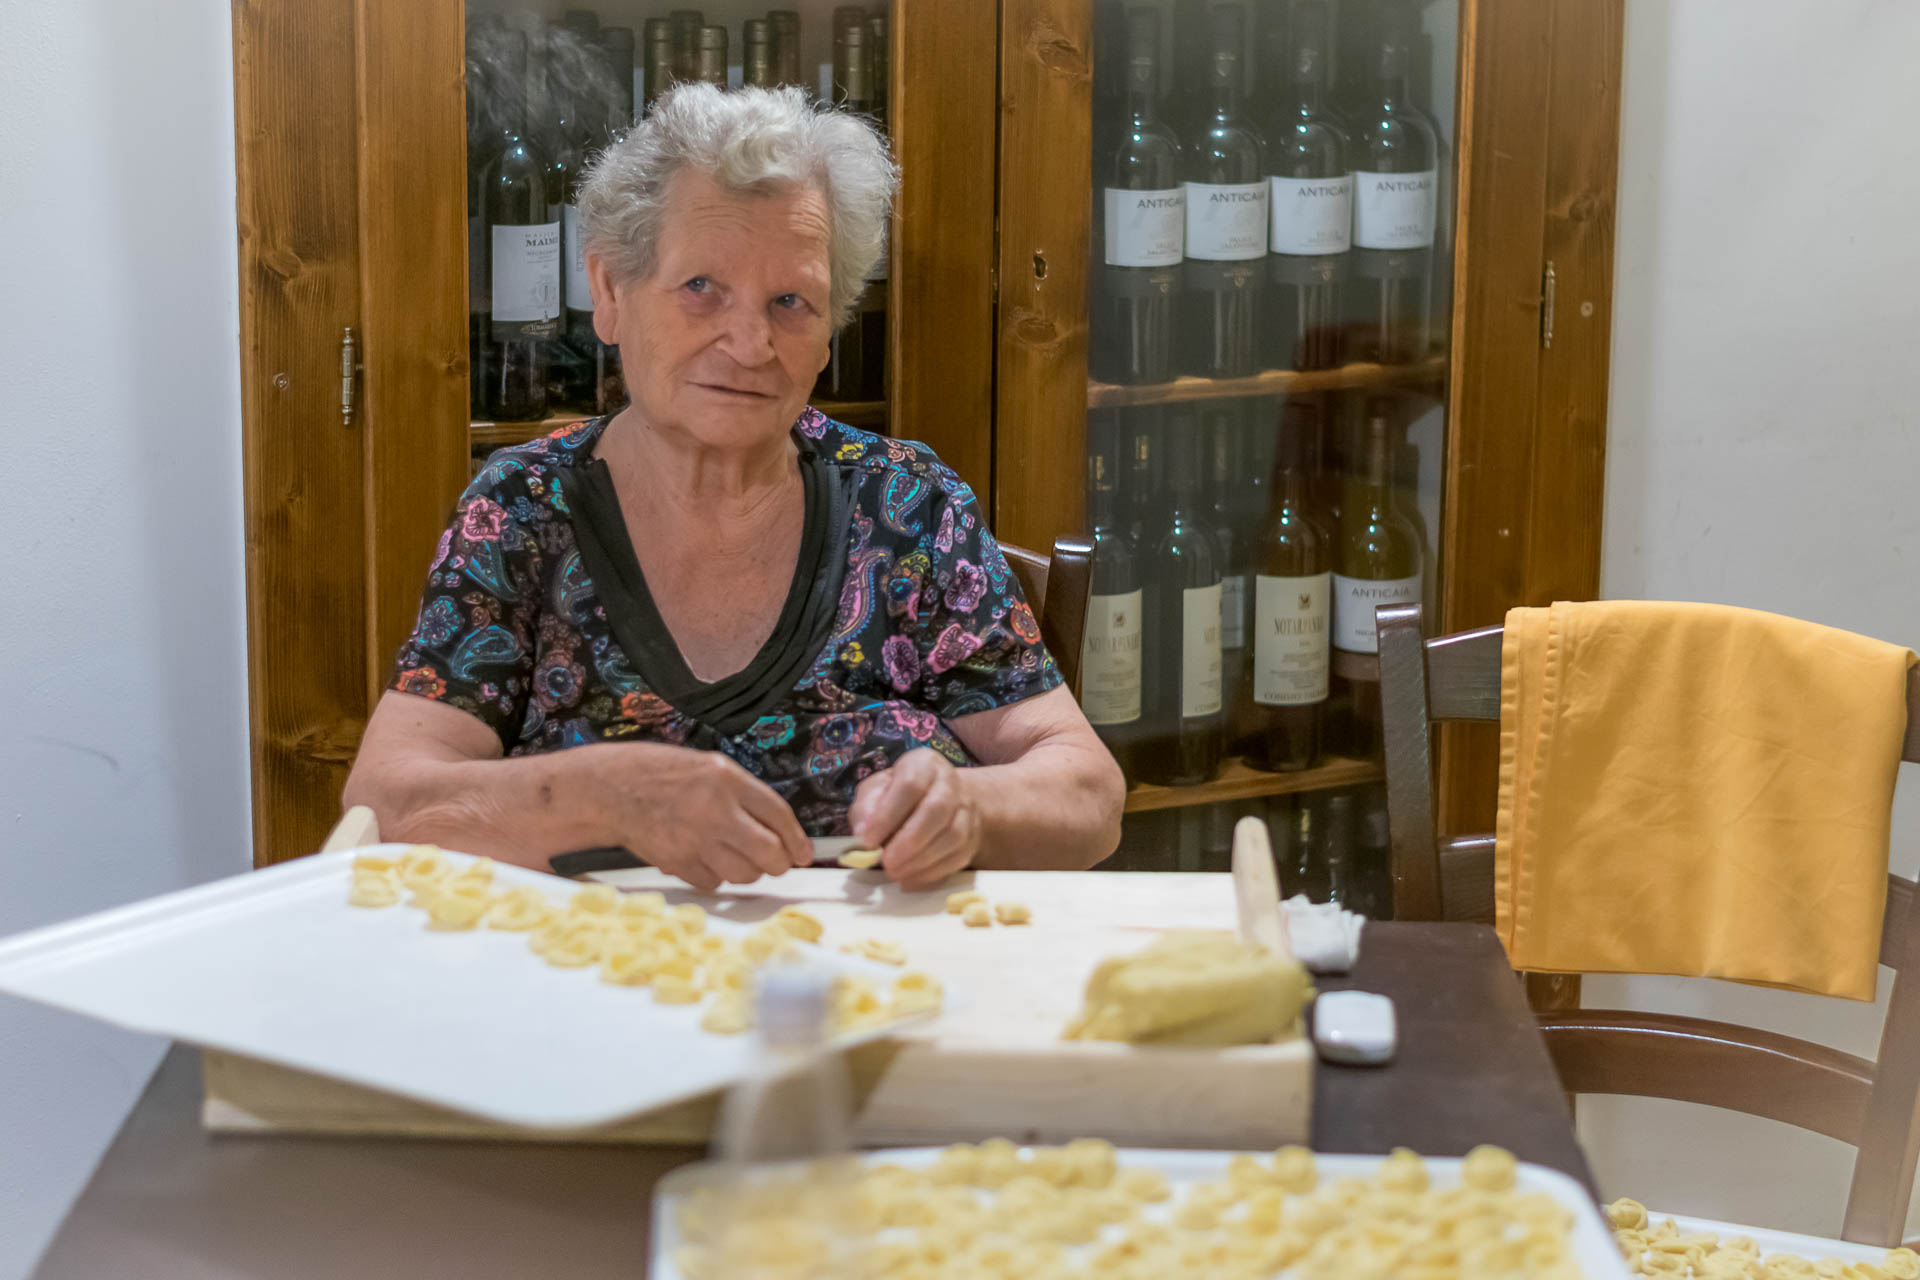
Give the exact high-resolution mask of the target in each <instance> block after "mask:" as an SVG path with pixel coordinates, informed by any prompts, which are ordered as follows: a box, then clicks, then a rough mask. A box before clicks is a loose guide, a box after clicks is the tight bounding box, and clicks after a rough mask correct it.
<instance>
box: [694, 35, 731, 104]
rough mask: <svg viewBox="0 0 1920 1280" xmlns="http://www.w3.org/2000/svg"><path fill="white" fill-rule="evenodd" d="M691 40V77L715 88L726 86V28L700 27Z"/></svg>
mask: <svg viewBox="0 0 1920 1280" xmlns="http://www.w3.org/2000/svg"><path fill="white" fill-rule="evenodd" d="M693 40H694V47H693V78H694V79H695V80H698V81H701V82H702V83H704V84H710V85H713V86H714V87H715V88H717V89H724V88H726V87H727V29H726V28H725V27H715V26H706V27H701V28H700V30H699V32H698V33H697V34H696V35H695V36H694V38H693Z"/></svg>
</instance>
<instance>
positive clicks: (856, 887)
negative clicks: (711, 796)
mask: <svg viewBox="0 0 1920 1280" xmlns="http://www.w3.org/2000/svg"><path fill="white" fill-rule="evenodd" d="M593 878H594V879H597V880H600V881H603V882H605V883H608V884H613V885H617V886H618V887H620V888H622V889H628V890H632V889H658V890H662V891H664V892H665V893H666V894H667V897H668V899H669V900H670V901H674V900H683V901H698V902H700V903H702V905H704V906H706V907H707V908H708V909H709V910H711V911H712V912H714V913H715V914H716V915H719V916H722V917H724V918H728V919H735V920H741V921H748V922H753V921H759V920H764V919H766V918H767V917H769V916H771V915H772V914H773V913H774V912H775V911H778V910H779V909H780V908H781V907H783V906H787V905H789V904H792V905H797V906H799V907H801V908H802V909H804V910H805V911H807V912H808V913H809V914H811V915H814V916H816V917H818V918H819V919H820V920H821V921H822V922H823V923H824V924H825V925H826V935H825V937H824V938H823V939H822V942H823V944H825V945H827V946H830V947H837V946H838V945H840V944H841V943H844V942H850V941H857V940H859V939H862V938H882V939H886V940H889V941H894V942H898V943H899V944H901V946H903V947H904V948H905V949H906V952H907V965H908V967H909V968H914V969H922V970H925V971H926V972H928V973H931V974H932V975H934V976H935V977H937V978H939V979H940V980H941V982H942V983H943V984H944V985H945V987H946V990H947V993H948V1002H949V1006H950V1007H949V1009H948V1011H947V1012H946V1013H945V1014H944V1015H943V1016H942V1017H940V1018H938V1019H936V1020H934V1021H931V1022H925V1023H921V1024H918V1025H914V1026H909V1027H904V1028H902V1029H901V1030H900V1032H899V1033H898V1035H897V1036H896V1039H895V1041H894V1044H893V1045H891V1046H889V1047H890V1048H891V1049H893V1053H892V1056H891V1057H890V1059H889V1060H888V1061H887V1062H886V1064H885V1067H884V1070H883V1071H882V1073H881V1074H880V1076H879V1078H878V1080H877V1082H875V1083H874V1085H873V1088H872V1090H871V1091H870V1092H869V1093H868V1094H867V1096H866V1099H865V1102H864V1104H863V1105H862V1107H861V1110H860V1113H859V1116H858V1117H857V1122H856V1134H855V1136H856V1139H857V1140H858V1141H859V1142H860V1143H861V1144H862V1145H867V1146H919V1145H922V1144H925V1143H942V1142H958V1141H970V1140H977V1139H980V1138H984V1137H991V1136H1004V1137H1009V1138H1012V1139H1013V1140H1015V1141H1018V1142H1063V1141H1067V1140H1069V1139H1072V1138H1078V1137H1099V1138H1105V1139H1107V1140H1109V1141H1111V1142H1115V1143H1119V1144H1122V1145H1127V1146H1135V1147H1196V1148H1235V1147H1237V1148H1258V1147H1268V1148H1271V1147H1275V1146H1279V1145H1280V1144H1282V1143H1286V1142H1304V1141H1305V1140H1306V1138H1307V1133H1308V1126H1309V1123H1310V1120H1311V1113H1312V1096H1313V1061H1314V1059H1313V1050H1312V1047H1311V1045H1310V1044H1308V1042H1307V1041H1306V1040H1304V1039H1303V1038H1300V1037H1294V1038H1292V1039H1290V1040H1287V1041H1285V1042H1283V1043H1280V1044H1268V1045H1244V1046H1239V1047H1235V1048H1228V1049H1198V1048H1182V1047H1134V1046H1131V1045H1123V1044H1111V1043H1104V1042H1088V1041H1070V1040H1063V1039H1061V1033H1062V1031H1063V1030H1064V1029H1065V1028H1066V1025H1067V1023H1068V1022H1069V1021H1070V1020H1071V1019H1072V1018H1073V1016H1074V1015H1075V1014H1076V1013H1077V1012H1079V1009H1080V1006H1081V1000H1082V996H1083V994H1084V991H1085V988H1086V982H1087V978H1088V976H1089V975H1091V974H1092V972H1093V970H1094V967H1095V966H1096V965H1098V964H1099V963H1100V961H1102V960H1103V959H1106V958H1107V957H1109V956H1115V955H1123V954H1126V953H1129V952H1133V951H1138V950H1140V949H1141V948H1142V947H1145V946H1147V945H1148V944H1149V943H1151V942H1152V941H1153V940H1154V938H1155V937H1156V936H1157V935H1158V934H1159V933H1160V932H1161V931H1163V930H1166V929H1170V928H1187V929H1216V930H1225V931H1231V930H1232V929H1233V928H1234V925H1235V919H1236V916H1235V910H1234V898H1233V880H1232V877H1230V876H1228V875H1225V874H1219V873H1211V874H1209V873H1165V874H1157V875H1128V874H1126V873H1122V872H1100V871H978V872H971V873H968V874H966V875H964V876H960V877H958V878H956V879H955V880H953V881H951V882H949V883H948V884H946V885H943V886H942V887H941V888H940V889H939V890H938V891H935V892H929V893H905V892H903V891H902V890H901V889H900V888H899V886H898V885H895V884H894V883H892V882H891V881H889V880H887V879H886V877H885V876H884V875H882V874H881V873H880V872H878V871H858V872H855V871H845V870H839V869H804V870H799V871H792V872H789V873H787V874H786V875H784V876H780V877H778V878H772V879H763V880H760V881H757V882H755V883H753V884H750V885H737V886H736V885H729V886H723V887H722V888H721V890H720V891H719V893H718V894H717V895H714V896H699V895H694V894H693V893H692V892H691V891H689V890H687V889H686V888H685V886H679V887H678V888H676V884H677V882H675V881H673V880H672V879H670V878H669V877H667V876H666V875H664V874H662V873H661V872H659V871H656V870H653V869H651V868H646V869H640V870H632V871H615V872H605V873H602V874H600V875H597V876H595V877H593ZM965 889H972V890H975V891H978V892H980V893H983V894H985V895H986V896H987V898H988V900H989V901H992V902H1022V903H1025V904H1026V905H1027V906H1029V907H1031V908H1032V911H1033V919H1032V922H1031V923H1030V924H1025V925H1011V926H1009V925H1000V924H994V925H992V926H991V927H988V928H984V929H982V928H969V927H967V926H966V925H965V924H963V923H962V922H961V920H960V918H959V917H958V916H955V915H949V914H948V913H947V911H946V909H945V907H946V897H947V895H948V894H949V893H953V892H959V891H961V890H965ZM863 1056H864V1055H863ZM658 1136H659V1137H661V1138H663V1139H665V1138H668V1137H671V1136H674V1135H670V1134H667V1133H662V1134H660V1135H658Z"/></svg>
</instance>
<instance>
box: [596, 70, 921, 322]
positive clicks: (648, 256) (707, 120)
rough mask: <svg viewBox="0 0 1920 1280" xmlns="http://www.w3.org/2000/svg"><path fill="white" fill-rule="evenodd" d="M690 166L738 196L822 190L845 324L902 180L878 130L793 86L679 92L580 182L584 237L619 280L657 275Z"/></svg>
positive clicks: (836, 296)
mask: <svg viewBox="0 0 1920 1280" xmlns="http://www.w3.org/2000/svg"><path fill="white" fill-rule="evenodd" d="M688 168H691V169H694V170H697V171H699V172H701V173H705V174H708V175H710V176H711V177H713V178H714V179H715V180H716V181H718V182H719V183H720V185H721V186H722V187H724V188H726V189H728V190H732V191H739V192H749V191H764V190H766V189H768V188H770V187H776V186H779V185H781V184H785V183H801V184H808V185H811V186H814V187H816V188H818V189H819V191H820V192H821V194H822V195H824V196H825V197H826V201H827V216H828V224H829V226H830V228H831V241H830V245H829V249H828V263H829V267H830V270H831V272H832V278H833V283H832V291H831V297H830V300H829V306H830V309H831V312H832V320H833V326H834V328H835V329H838V328H840V327H841V326H842V325H844V324H845V323H846V322H847V319H848V317H850V316H851V315H852V314H853V308H854V306H855V304H856V303H858V302H859V301H860V294H861V292H862V291H863V290H864V289H865V288H866V280H867V275H868V273H870V272H871V271H872V270H873V267H874V264H875V263H877V262H878V261H879V260H880V255H881V253H882V252H884V251H885V248H886V227H887V215H888V213H889V211H890V210H891V209H892V206H893V194H894V189H895V187H896V186H897V185H898V182H899V174H898V170H897V169H896V168H895V166H894V163H893V158H892V156H891V155H890V154H889V153H888V150H887V143H886V139H885V138H883V137H881V135H880V133H879V131H878V130H876V129H875V128H874V127H873V126H872V125H871V124H869V123H868V122H866V121H865V120H863V119H861V118H860V117H858V116H855V115H851V114H849V113H847V112H844V111H830V110H817V109H815V107H814V106H813V104H812V103H811V102H810V101H809V100H808V99H807V96H806V94H804V93H802V92H801V91H800V90H799V89H795V88H784V89H753V88H744V89H733V90H722V89H720V88H718V87H717V86H714V85H710V84H698V83H696V84H683V85H679V86H677V87H675V88H674V89H672V90H671V91H669V92H668V93H667V94H665V95H664V96H663V97H661V98H660V100H659V101H658V102H656V103H655V104H654V107H653V110H652V111H650V112H648V113H647V115H646V117H645V118H644V119H641V120H637V121H635V122H634V125H633V127H632V128H631V129H630V130H628V132H627V136H626V137H625V138H623V139H621V140H619V141H617V142H614V143H612V144H611V145H609V146H608V147H607V148H606V149H605V150H604V151H602V152H601V153H600V154H599V155H598V156H596V157H595V158H594V160H593V163H592V165H591V166H589V168H588V170H587V175H586V177H585V179H583V180H582V182H581V184H580V192H579V196H578V201H579V209H580V226H581V238H582V240H583V241H584V243H585V246H586V248H587V249H588V250H589V251H590V252H592V253H596V254H598V255H600V256H601V257H602V258H603V259H604V260H605V261H606V262H607V264H608V266H609V268H610V269H611V270H612V272H613V275H614V278H615V279H617V280H619V281H621V282H622V283H625V282H628V281H632V280H638V279H643V278H645V277H646V276H648V275H650V274H652V272H653V268H654V262H655V256H656V250H657V246H658V242H659V238H660V230H661V225H662V223H663V222H664V220H665V218H666V199H667V186H668V184H669V183H670V182H671V181H672V180H673V176H674V175H675V174H676V173H678V172H680V171H681V170H682V169H688Z"/></svg>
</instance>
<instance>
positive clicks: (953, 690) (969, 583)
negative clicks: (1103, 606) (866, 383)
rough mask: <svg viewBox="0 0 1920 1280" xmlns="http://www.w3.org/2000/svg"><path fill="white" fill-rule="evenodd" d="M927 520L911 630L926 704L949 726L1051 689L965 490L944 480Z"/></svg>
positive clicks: (1012, 585) (1025, 614)
mask: <svg viewBox="0 0 1920 1280" xmlns="http://www.w3.org/2000/svg"><path fill="white" fill-rule="evenodd" d="M943 470H944V468H943ZM947 474H948V476H949V477H952V473H951V472H948V473H947ZM929 516H930V519H929V521H928V525H927V532H926V533H924V534H923V535H922V542H921V549H922V551H923V552H924V553H925V554H926V557H927V561H926V562H927V564H928V572H927V578H926V581H925V582H924V583H923V584H922V589H921V592H920V600H919V605H920V607H919V608H918V609H917V610H916V613H917V614H918V617H917V618H916V619H915V622H914V626H913V628H912V631H911V635H912V639H913V644H914V655H913V656H914V658H915V659H916V660H917V664H918V666H919V668H920V673H921V690H920V692H921V696H922V697H923V698H924V699H925V701H926V704H927V705H928V706H930V707H931V708H932V709H933V710H934V712H935V713H936V714H938V715H939V716H940V718H941V719H942V720H948V721H952V720H956V719H958V718H959V717H961V716H967V715H973V714H975V713H977V712H981V711H991V710H993V709H994V708H996V707H1005V706H1011V705H1012V704H1013V703H1016V702H1020V701H1022V700H1024V699H1026V698H1031V697H1033V696H1034V695H1035V694H1041V693H1045V692H1047V691H1048V690H1049V689H1053V688H1056V687H1057V686H1059V685H1060V684H1061V682H1062V677H1061V675H1060V669H1059V668H1058V667H1057V666H1056V665H1055V664H1054V661H1053V655H1052V654H1050V653H1048V652H1047V647H1046V645H1045V644H1044V643H1042V642H1041V639H1040V624H1039V622H1038V621H1037V620H1036V619H1035V618H1034V616H1033V610H1032V608H1031V607H1029V606H1028V604H1027V602H1026V599H1025V597H1024V596H1023V595H1022V594H1021V591H1020V583H1019V581H1018V579H1016V578H1015V577H1014V575H1013V570H1012V569H1011V568H1010V567H1009V566H1008V564H1007V558H1006V556H1004V555H1002V554H1001V553H1000V544H999V543H997V542H995V541H994V538H993V534H991V533H989V532H988V531H987V527H986V523H985V521H984V520H982V519H981V515H980V504H979V502H978V501H977V500H976V499H975V498H974V495H973V490H972V489H971V488H969V487H968V486H967V485H966V483H965V482H963V481H961V480H959V479H958V478H957V477H953V478H949V479H948V480H947V482H946V483H945V484H944V485H942V486H941V498H940V500H939V501H938V502H937V503H936V505H935V509H934V510H933V511H931V512H929ZM888 643H889V644H893V643H895V641H894V640H889V641H888ZM898 656H900V657H901V658H904V657H905V656H906V655H905V654H900V655H898ZM888 666H889V667H890V668H891V667H893V666H894V663H892V662H891V661H890V662H889V663H888Z"/></svg>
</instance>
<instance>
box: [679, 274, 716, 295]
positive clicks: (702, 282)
mask: <svg viewBox="0 0 1920 1280" xmlns="http://www.w3.org/2000/svg"><path fill="white" fill-rule="evenodd" d="M712 287H713V281H711V280H709V279H707V278H706V277H705V276H695V277H694V278H693V279H691V280H689V281H687V282H686V284H684V285H682V286H681V288H683V289H685V290H686V291H687V292H688V293H705V292H706V291H707V290H709V289H711V288H712Z"/></svg>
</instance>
